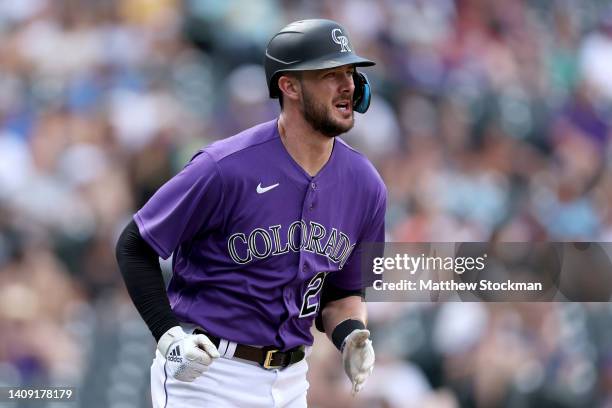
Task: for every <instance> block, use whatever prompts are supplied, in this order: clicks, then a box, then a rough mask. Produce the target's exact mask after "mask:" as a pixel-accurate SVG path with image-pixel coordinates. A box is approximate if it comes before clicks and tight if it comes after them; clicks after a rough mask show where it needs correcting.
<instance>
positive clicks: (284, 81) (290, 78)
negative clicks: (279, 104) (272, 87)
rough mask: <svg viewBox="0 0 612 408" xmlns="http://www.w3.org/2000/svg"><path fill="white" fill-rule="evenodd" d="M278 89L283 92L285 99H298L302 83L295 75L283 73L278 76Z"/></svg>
mask: <svg viewBox="0 0 612 408" xmlns="http://www.w3.org/2000/svg"><path fill="white" fill-rule="evenodd" d="M278 89H280V91H281V92H282V93H283V95H284V98H285V100H287V99H291V100H294V101H298V100H299V99H300V95H301V92H302V84H301V82H300V80H299V78H298V77H297V75H294V74H292V73H288V74H283V75H281V76H280V77H279V78H278Z"/></svg>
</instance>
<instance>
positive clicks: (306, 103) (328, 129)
mask: <svg viewBox="0 0 612 408" xmlns="http://www.w3.org/2000/svg"><path fill="white" fill-rule="evenodd" d="M302 89H303V92H302V109H303V114H304V119H305V120H306V122H308V124H309V125H310V126H311V127H312V128H313V129H314V130H316V131H317V132H319V133H321V134H323V135H325V136H327V137H330V138H331V137H336V136H338V135H340V134H342V133H346V132H348V131H349V130H351V129H352V128H353V125H354V124H355V118H354V116H353V114H352V112H351V121H350V123H349V124H346V125H345V124H342V123H339V122H338V121H336V120H335V119H334V118H333V117H332V113H331V112H330V109H329V107H326V106H324V105H322V104H320V103H318V102H317V101H316V99H315V98H314V97H312V96H311V95H310V94H309V93H308V91H306V89H304V88H302Z"/></svg>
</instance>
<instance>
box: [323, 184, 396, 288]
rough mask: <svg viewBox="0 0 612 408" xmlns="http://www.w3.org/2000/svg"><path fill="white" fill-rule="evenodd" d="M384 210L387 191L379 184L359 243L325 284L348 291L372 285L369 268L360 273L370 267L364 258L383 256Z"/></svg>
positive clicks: (372, 277)
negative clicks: (364, 267)
mask: <svg viewBox="0 0 612 408" xmlns="http://www.w3.org/2000/svg"><path fill="white" fill-rule="evenodd" d="M386 208H387V190H386V188H385V186H384V184H382V182H381V188H380V189H379V191H378V193H377V195H376V199H375V200H374V205H373V211H372V216H371V217H369V218H368V220H366V222H365V223H364V225H365V228H364V231H363V233H362V235H361V238H360V239H359V242H358V243H357V245H356V246H355V249H354V250H353V252H352V253H351V255H350V256H349V258H348V260H347V261H346V263H345V265H344V267H343V268H342V269H340V270H339V271H337V272H334V273H331V274H329V276H328V277H327V278H326V282H329V283H330V284H331V285H333V286H334V287H336V288H339V289H341V290H348V291H357V290H362V289H364V288H366V287H368V286H371V285H372V282H373V281H374V275H373V273H372V270H371V268H368V269H364V270H363V271H362V269H361V266H362V265H372V262H371V261H368V260H367V259H363V258H364V257H365V256H367V257H368V258H373V257H379V256H382V255H383V252H384V242H385V213H386ZM371 244H375V245H371Z"/></svg>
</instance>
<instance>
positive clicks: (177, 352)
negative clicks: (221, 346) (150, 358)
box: [157, 326, 219, 382]
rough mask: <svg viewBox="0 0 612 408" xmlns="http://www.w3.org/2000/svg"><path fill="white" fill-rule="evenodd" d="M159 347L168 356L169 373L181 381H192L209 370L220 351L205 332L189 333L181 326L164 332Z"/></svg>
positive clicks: (167, 367) (158, 343)
mask: <svg viewBox="0 0 612 408" xmlns="http://www.w3.org/2000/svg"><path fill="white" fill-rule="evenodd" d="M157 349H158V350H159V352H160V353H161V354H162V356H164V357H165V358H166V369H167V371H168V374H169V375H170V376H171V377H173V378H176V379H177V380H179V381H186V382H192V381H194V380H195V379H196V378H198V377H199V376H200V375H202V373H204V372H205V371H206V370H208V366H209V365H211V364H212V362H213V360H214V359H215V358H219V352H218V351H217V348H216V347H215V345H214V344H212V342H211V341H210V339H209V338H208V337H206V336H205V335H203V334H187V333H185V332H184V331H183V329H182V328H181V327H180V326H175V327H172V328H171V329H169V330H168V331H167V332H166V333H164V334H163V335H162V336H161V338H160V339H159V341H158V342H157Z"/></svg>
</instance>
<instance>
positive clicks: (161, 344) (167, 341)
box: [157, 326, 187, 357]
mask: <svg viewBox="0 0 612 408" xmlns="http://www.w3.org/2000/svg"><path fill="white" fill-rule="evenodd" d="M185 337H187V333H185V332H184V331H183V329H182V328H181V326H174V327H172V328H170V329H169V330H168V331H167V332H165V333H164V334H163V335H162V336H161V337H160V338H159V341H158V342H157V349H158V350H159V352H160V353H161V354H162V356H164V357H166V354H167V353H168V349H169V348H170V346H172V345H173V344H174V343H176V342H177V341H181V340H182V339H184V338H185Z"/></svg>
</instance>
